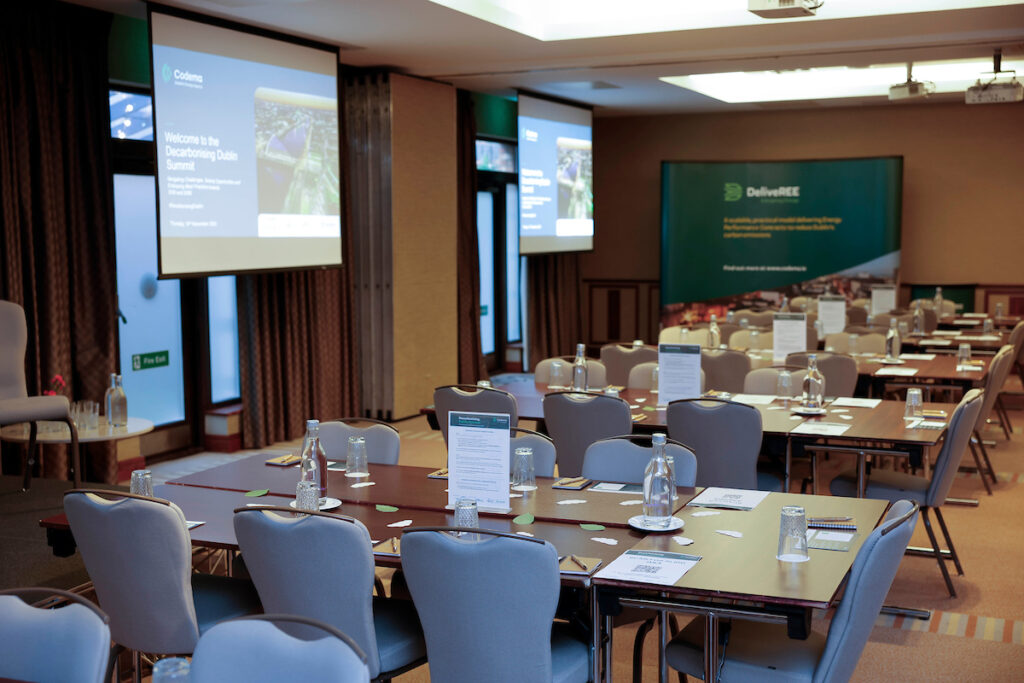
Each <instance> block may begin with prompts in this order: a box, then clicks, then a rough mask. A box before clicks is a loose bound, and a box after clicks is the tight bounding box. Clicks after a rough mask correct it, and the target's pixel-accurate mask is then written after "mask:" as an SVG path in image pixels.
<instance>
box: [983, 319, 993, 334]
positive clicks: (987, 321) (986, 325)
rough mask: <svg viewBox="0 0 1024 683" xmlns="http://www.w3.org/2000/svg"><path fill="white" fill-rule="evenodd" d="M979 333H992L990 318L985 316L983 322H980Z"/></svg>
mask: <svg viewBox="0 0 1024 683" xmlns="http://www.w3.org/2000/svg"><path fill="white" fill-rule="evenodd" d="M981 333H982V334H991V333H992V318H985V322H983V323H982V324H981Z"/></svg>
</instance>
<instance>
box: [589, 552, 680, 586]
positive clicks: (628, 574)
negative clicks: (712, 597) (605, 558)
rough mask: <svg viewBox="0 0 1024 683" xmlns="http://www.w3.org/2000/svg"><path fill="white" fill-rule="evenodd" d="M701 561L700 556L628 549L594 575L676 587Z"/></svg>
mask: <svg viewBox="0 0 1024 683" xmlns="http://www.w3.org/2000/svg"><path fill="white" fill-rule="evenodd" d="M699 561H700V556H699V555H687V554H685V553H667V552H663V551H660V550H627V551H626V552H624V553H622V554H621V555H619V556H618V557H617V558H615V559H614V560H612V562H611V564H609V565H608V566H607V567H605V568H604V569H602V570H601V571H599V572H598V573H597V574H595V575H594V576H596V577H599V578H602V579H613V580H616V581H639V582H641V583H656V584H660V585H663V586H672V585H675V583H676V581H678V580H679V579H681V578H683V574H685V573H686V572H688V571H689V570H690V569H692V568H693V567H695V566H696V565H697V563H698V562H699Z"/></svg>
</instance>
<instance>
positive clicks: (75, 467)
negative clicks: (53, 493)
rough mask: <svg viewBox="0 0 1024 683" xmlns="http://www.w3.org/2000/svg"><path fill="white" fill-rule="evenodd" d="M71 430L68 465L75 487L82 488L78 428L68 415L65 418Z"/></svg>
mask: <svg viewBox="0 0 1024 683" xmlns="http://www.w3.org/2000/svg"><path fill="white" fill-rule="evenodd" d="M65 422H66V423H67V425H68V429H69V430H70V431H71V451H70V452H69V453H68V467H70V468H71V481H72V482H74V484H75V488H76V489H78V488H82V463H81V459H80V456H79V453H78V428H77V427H75V422H74V420H72V419H71V418H70V417H69V418H68V419H67V420H65Z"/></svg>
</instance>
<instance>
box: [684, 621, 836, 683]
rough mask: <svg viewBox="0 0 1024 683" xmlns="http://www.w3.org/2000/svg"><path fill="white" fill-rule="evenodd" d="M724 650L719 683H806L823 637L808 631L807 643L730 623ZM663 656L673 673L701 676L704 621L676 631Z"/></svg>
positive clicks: (776, 630)
mask: <svg viewBox="0 0 1024 683" xmlns="http://www.w3.org/2000/svg"><path fill="white" fill-rule="evenodd" d="M725 650H726V653H727V655H728V656H727V657H726V659H725V663H724V664H723V665H722V671H721V680H722V681H765V682H766V683H774V682H776V681H778V682H780V683H782V682H788V681H809V680H812V679H813V677H814V670H815V668H816V667H817V666H818V661H819V660H820V659H821V654H822V653H823V652H824V651H825V636H823V635H821V634H820V633H815V632H813V631H812V632H811V635H810V637H808V638H807V640H793V639H791V638H790V637H789V636H788V635H787V634H786V629H785V628H780V627H779V626H778V625H775V624H762V623H759V622H755V621H740V620H738V619H734V620H733V622H732V630H731V632H730V634H729V643H728V645H727V646H726V648H725ZM665 656H666V659H667V660H668V663H669V666H671V667H672V668H673V669H676V670H677V671H685V672H687V673H690V672H694V675H696V674H697V673H698V672H702V671H703V670H704V619H703V618H698V619H694V620H693V621H691V622H690V623H689V624H688V625H687V626H686V628H684V629H683V630H682V631H680V633H679V635H678V636H676V637H675V638H674V639H673V640H672V643H671V644H670V645H669V647H668V649H666V651H665Z"/></svg>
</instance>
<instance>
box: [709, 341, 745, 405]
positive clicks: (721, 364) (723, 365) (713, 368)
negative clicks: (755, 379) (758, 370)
mask: <svg viewBox="0 0 1024 683" xmlns="http://www.w3.org/2000/svg"><path fill="white" fill-rule="evenodd" d="M700 367H701V369H702V370H704V373H705V382H706V385H707V388H708V389H714V390H715V391H728V392H729V393H732V394H738V393H741V392H742V391H743V379H744V378H745V377H746V376H747V373H748V372H750V358H748V357H747V354H745V353H743V352H742V351H733V350H731V349H730V350H726V349H720V350H716V351H706V350H705V351H701V353H700Z"/></svg>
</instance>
